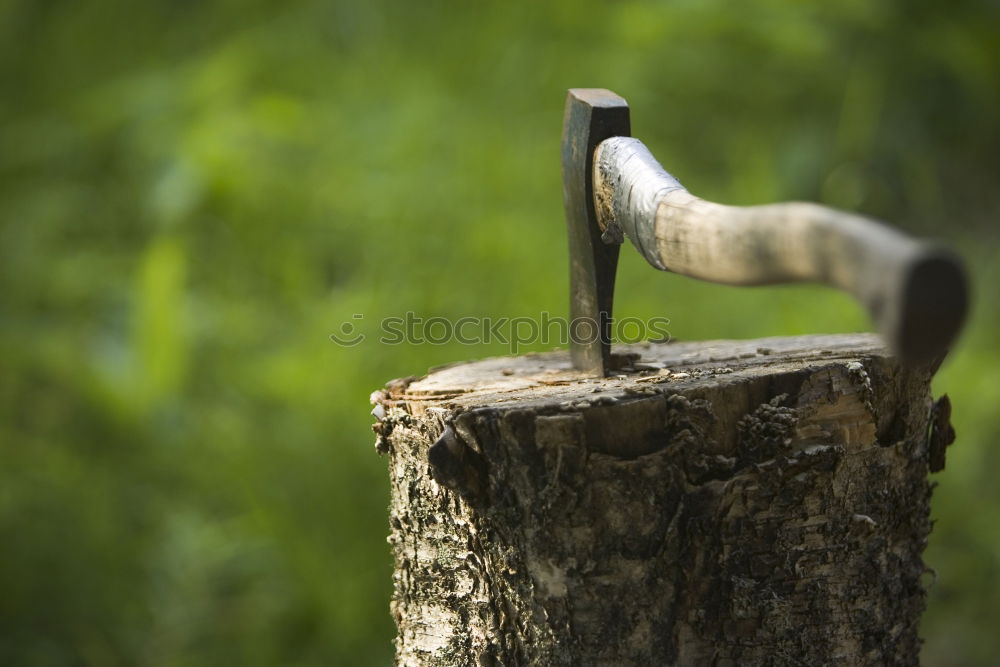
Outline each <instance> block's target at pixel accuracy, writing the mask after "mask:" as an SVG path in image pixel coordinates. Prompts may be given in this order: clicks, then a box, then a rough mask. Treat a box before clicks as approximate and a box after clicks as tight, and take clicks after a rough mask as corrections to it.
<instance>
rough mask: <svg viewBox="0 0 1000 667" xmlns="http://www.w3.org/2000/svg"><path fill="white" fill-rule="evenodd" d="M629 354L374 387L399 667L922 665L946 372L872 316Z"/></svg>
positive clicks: (478, 366) (486, 368)
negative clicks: (893, 344)
mask: <svg viewBox="0 0 1000 667" xmlns="http://www.w3.org/2000/svg"><path fill="white" fill-rule="evenodd" d="M622 351H624V352H625V354H618V355H617V356H616V358H617V360H618V361H619V364H620V365H621V372H620V374H619V375H617V376H612V377H608V378H600V379H598V378H581V377H580V376H579V375H578V374H576V373H575V372H573V371H572V370H571V369H570V364H569V359H568V356H567V355H566V353H564V352H553V353H547V354H539V355H527V356H522V357H513V358H499V359H487V360H484V361H479V362H472V363H467V364H462V365H457V366H452V367H447V368H444V369H439V370H436V371H432V372H431V373H430V374H429V375H427V376H425V377H423V378H421V379H413V378H409V379H406V380H397V381H394V382H391V383H389V384H388V385H387V386H386V389H385V390H384V391H382V392H377V394H376V395H374V397H373V398H374V400H375V402H376V403H377V405H376V408H375V410H374V414H375V415H376V417H377V418H378V419H379V421H378V423H376V425H375V430H376V432H377V433H378V434H379V435H378V438H377V443H376V445H377V447H378V449H379V451H380V452H382V453H387V454H388V457H389V475H390V480H391V486H392V503H391V527H392V532H391V535H390V537H389V542H390V543H391V544H392V545H393V549H394V553H395V574H394V585H395V593H394V596H393V601H392V613H393V615H394V617H395V620H396V624H397V627H398V630H399V633H398V637H397V639H396V650H397V663H398V664H400V665H448V666H452V665H477V666H485V665H498V666H499V665H599V664H600V665H604V664H648V665H653V664H656V665H660V664H681V665H700V664H706V665H708V664H711V665H736V664H739V665H775V664H777V665H782V664H787V665H799V664H809V665H813V664H835V663H840V664H852V665H853V664H858V665H862V664H873V665H874V664H879V665H882V664H917V662H918V654H919V647H920V639H919V638H918V634H917V629H918V622H919V618H920V614H921V612H922V611H923V608H924V597H925V596H924V589H923V586H922V584H921V578H922V575H923V574H924V572H925V567H924V564H923V561H922V560H921V552H922V551H923V549H924V546H925V544H926V540H927V535H928V533H929V530H930V523H929V519H928V513H929V499H930V489H931V487H930V484H929V483H928V480H927V472H928V465H929V461H930V460H931V459H932V458H935V459H936V458H940V457H941V456H943V454H942V451H943V446H944V445H941V444H938V445H937V446H936V449H937V450H940V451H931V450H932V449H934V448H935V447H934V446H932V445H933V443H935V442H938V443H940V442H942V441H944V440H946V439H947V437H946V436H947V434H946V433H945V434H942V433H941V431H943V430H944V429H945V428H946V427H947V419H945V420H944V425H943V426H942V425H938V426H936V427H935V426H934V424H935V423H936V421H935V420H934V419H932V402H931V396H930V393H929V383H930V378H931V375H932V373H933V369H932V368H927V367H921V368H907V367H902V366H900V365H899V364H898V363H897V362H896V361H895V360H894V359H893V358H891V357H890V356H889V354H888V353H887V352H886V351H885V350H884V348H883V347H882V345H881V343H880V341H879V339H878V338H876V337H874V336H870V335H843V336H807V337H797V338H772V339H761V340H756V341H712V342H702V343H673V344H664V345H651V344H648V345H638V346H623V347H622V348H618V349H616V352H622ZM937 421H940V420H937ZM942 460H943V459H942Z"/></svg>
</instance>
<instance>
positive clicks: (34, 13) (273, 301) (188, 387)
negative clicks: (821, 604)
mask: <svg viewBox="0 0 1000 667" xmlns="http://www.w3.org/2000/svg"><path fill="white" fill-rule="evenodd" d="M997 27H998V10H997V6H996V4H995V3H992V4H991V3H989V2H986V1H985V0H983V1H974V0H969V1H965V2H956V3H932V2H926V1H920V2H903V1H902V0H881V1H878V2H870V1H866V2H860V1H854V0H836V1H830V2H823V3H797V2H790V1H785V0H754V1H752V2H743V3H728V2H721V0H707V1H702V2H687V1H681V2H671V3H666V2H660V3H654V2H638V1H632V2H619V3H601V2H596V1H593V2H591V1H585V2H580V1H569V0H567V1H565V2H552V3H523V4H518V3H460V2H445V1H435V2H424V3H403V2H394V3H393V2H371V3H363V2H351V3H347V2H333V3H330V2H317V1H313V0H293V1H291V2H286V3H277V4H274V3H265V2H260V1H257V2H248V3H235V2H217V3H214V4H207V3H181V2H166V1H161V2H153V3H129V2H123V1H120V0H94V1H92V2H86V3H45V2H30V1H27V0H20V1H19V0H7V1H6V2H0V121H2V123H0V284H2V286H3V297H2V299H0V399H2V400H0V415H2V422H0V543H2V544H3V550H2V554H0V591H2V594H0V664H17V665H29V666H30V665H76V664H81V665H115V664H146V665H192V666H194V665H218V664H245V665H277V664H303V665H306V664H322V665H326V664H352V665H353V664H357V665H361V664H373V665H374V664H385V663H387V662H388V661H389V660H390V656H391V637H392V623H391V619H390V617H389V615H388V608H387V606H388V595H389V590H390V571H391V563H390V558H389V553H388V548H387V546H386V545H385V543H384V539H383V538H384V535H385V534H386V532H387V526H386V512H385V507H386V503H387V499H386V486H387V485H386V482H385V474H384V469H383V463H382V462H381V461H380V460H379V459H378V458H377V456H376V455H375V453H374V451H373V449H372V447H371V442H372V435H371V433H370V432H369V431H368V424H369V422H370V418H369V417H368V415H367V408H366V407H365V399H366V397H367V396H368V393H369V391H371V390H372V389H375V388H377V387H378V386H380V385H381V384H382V383H383V382H384V381H385V380H387V379H389V378H391V377H396V376H402V375H409V374H412V373H419V372H421V371H422V370H423V369H425V368H426V367H428V366H431V365H434V364H439V363H445V362H449V361H455V360H459V359H467V358H473V357H480V356H485V355H489V354H497V353H505V352H506V351H507V350H506V348H505V346H504V345H502V344H499V343H494V344H492V345H481V346H477V347H472V348H470V347H463V346H459V345H457V344H448V345H442V346H431V345H424V346H413V345H402V346H380V345H378V344H377V342H376V341H375V340H374V339H375V338H377V335H378V326H377V323H378V320H379V319H380V318H382V317H387V316H401V315H402V314H404V313H405V312H406V311H413V312H414V313H416V314H418V315H420V316H423V317H430V316H435V315H440V316H445V317H452V318H457V317H461V316H466V315H493V316H537V315H538V314H539V313H541V312H542V311H549V312H551V313H553V314H555V315H563V314H565V302H566V300H567V299H566V278H565V274H566V268H565V257H564V244H565V239H564V228H563V222H562V209H561V207H562V202H561V195H560V192H561V185H560V182H559V165H558V142H559V132H560V122H561V111H562V103H563V96H564V91H565V89H566V88H568V87H571V86H605V87H609V88H612V89H614V90H616V91H618V92H620V93H622V94H624V95H625V96H626V97H628V98H629V100H630V102H631V103H632V105H633V109H634V112H633V123H634V128H635V131H636V134H637V135H639V136H641V137H642V138H643V139H644V140H645V141H646V143H647V144H649V145H650V146H651V147H652V149H653V150H654V153H655V154H656V155H658V156H660V157H661V158H662V160H663V161H664V163H665V164H666V166H667V168H668V169H670V170H671V171H673V172H674V173H676V174H677V175H678V176H679V177H680V178H681V180H682V181H683V182H684V183H685V184H687V185H688V186H689V187H690V188H691V189H692V190H693V191H695V192H697V193H699V194H702V195H704V196H706V197H709V198H713V199H718V200H721V201H728V202H733V203H756V202H764V201H771V200H778V199H811V200H819V201H825V202H827V203H830V204H834V205H838V206H841V207H847V208H852V209H857V210H861V211H865V212H867V213H869V214H872V215H876V216H879V217H883V218H886V219H889V220H892V221H895V222H899V223H901V224H904V225H906V226H909V227H910V228H912V229H916V230H919V231H921V232H925V233H927V232H930V233H934V234H936V235H939V236H942V237H945V238H948V239H951V240H952V241H953V242H956V243H961V244H962V245H963V247H965V248H967V249H968V252H969V256H970V258H972V260H973V262H974V267H973V268H974V271H975V273H976V278H977V283H976V284H977V288H978V302H979V309H978V311H977V314H976V318H975V319H974V320H973V323H972V327H971V330H970V331H969V335H968V336H967V338H966V339H965V341H964V342H963V344H962V346H961V347H960V348H959V350H958V351H957V353H956V355H955V357H954V359H953V361H951V362H950V364H949V365H947V366H946V367H945V369H944V370H943V372H942V374H941V376H940V379H939V380H938V382H937V387H938V391H942V392H944V391H947V392H948V393H949V394H951V395H952V397H953V399H954V402H955V404H956V408H955V409H956V417H955V423H956V428H957V430H958V432H959V442H958V444H957V445H956V448H955V450H954V451H953V452H950V458H949V468H948V469H947V470H946V471H945V472H944V473H943V474H942V475H940V477H939V480H940V481H941V487H940V488H939V490H938V495H937V499H936V501H935V502H936V504H935V511H936V514H937V518H938V519H939V522H938V524H937V527H936V532H935V535H934V537H933V539H932V543H931V545H930V549H929V552H928V558H929V561H930V564H931V565H932V566H933V567H935V568H936V570H937V573H938V581H937V584H936V586H935V588H934V589H933V590H932V595H931V606H930V610H929V613H928V615H927V620H926V623H925V629H924V632H925V636H926V637H927V638H928V644H927V658H928V664H932V663H933V664H974V663H977V662H978V663H979V664H986V662H987V661H988V660H989V657H990V656H991V655H995V654H997V653H998V652H1000V640H998V638H997V636H996V634H995V632H993V631H992V628H993V627H994V626H995V625H996V624H997V623H998V622H1000V608H998V603H1000V599H998V598H997V594H996V591H997V590H1000V581H998V578H1000V532H998V531H997V528H996V525H997V523H996V521H995V518H994V517H995V513H996V511H997V510H998V508H1000V492H998V491H997V486H996V485H995V484H993V483H991V478H992V475H994V474H996V472H997V471H998V470H1000V458H998V455H997V454H995V453H994V450H993V449H992V448H991V447H990V446H989V443H991V442H993V441H995V440H996V439H997V438H998V437H1000V421H998V420H997V418H996V416H995V412H996V411H995V408H994V406H995V405H996V404H997V401H998V400H1000V396H998V391H1000V390H998V387H1000V376H997V372H996V370H995V369H996V368H998V367H1000V366H998V363H997V362H998V361H1000V359H998V357H1000V352H998V350H997V346H996V343H995V336H996V333H995V332H996V331H997V327H998V324H1000V322H998V321H997V319H998V318H997V314H996V309H995V308H993V307H992V303H993V302H994V301H995V298H996V296H997V291H996V288H995V285H996V284H997V276H996V271H995V268H994V267H995V260H996V259H997V256H996V250H995V249H991V244H992V243H994V241H995V238H996V237H995V224H996V223H995V217H996V213H997V211H998V210H1000V206H998V204H1000V197H998V194H997V191H996V189H995V187H994V186H993V183H992V180H993V178H994V177H995V175H996V173H997V171H998V169H997V168H998V167H1000V164H998V162H1000V159H998V156H1000V134H998V127H1000V122H998V121H1000V80H998V72H1000V43H998V42H997V40H995V39H993V38H994V37H995V35H996V32H997ZM945 221H947V223H945ZM623 258H624V259H623V266H622V269H621V275H620V278H619V281H620V282H619V290H618V295H619V296H618V299H617V308H618V309H619V311H618V312H619V314H620V315H621V316H625V315H635V316H638V317H652V316H657V315H664V316H667V317H670V318H671V319H672V326H671V331H672V333H673V334H674V335H675V336H677V337H680V338H687V339H691V338H703V337H740V336H757V335H773V334H789V333H800V332H821V331H852V330H857V329H860V328H864V327H865V326H867V325H866V322H865V319H864V315H863V313H861V312H860V310H859V309H858V308H857V307H855V306H854V305H853V304H852V303H851V302H850V301H849V300H848V299H847V298H846V297H844V296H842V295H839V294H835V293H830V292H827V291H825V290H822V289H818V288H811V287H796V288H784V289H781V288H775V289H754V290H733V289H731V288H726V287H719V286H713V285H701V284H697V283H694V282H692V281H688V280H684V279H681V278H678V277H672V276H662V275H655V274H653V273H652V272H651V271H650V270H649V269H647V268H645V267H641V266H640V260H639V258H638V256H637V255H635V254H634V253H633V254H627V255H626V254H624V253H623ZM354 314H363V315H364V316H365V319H364V320H360V321H355V320H352V316H353V315H354ZM343 322H356V323H358V324H359V327H360V330H361V331H362V332H364V333H366V334H368V335H369V339H368V340H367V341H365V342H364V343H363V344H361V345H359V346H357V347H351V348H345V347H338V346H336V345H334V344H333V343H332V342H331V341H330V340H329V339H328V335H329V334H330V333H333V332H337V331H339V330H340V326H341V324H342V323H343ZM540 347H541V346H534V347H533V348H532V349H539V348H540Z"/></svg>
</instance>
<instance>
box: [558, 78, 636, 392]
mask: <svg viewBox="0 0 1000 667" xmlns="http://www.w3.org/2000/svg"><path fill="white" fill-rule="evenodd" d="M630 134H631V126H630V123H629V111H628V103H627V102H626V101H625V100H624V99H623V98H621V97H619V96H618V95H615V94H614V93H612V92H611V91H610V90H604V89H601V88H574V89H571V90H570V91H569V94H568V95H567V96H566V112H565V116H564V118H563V136H562V175H563V202H564V204H565V206H566V224H567V226H568V228H569V257H570V274H569V282H570V308H569V310H570V326H569V333H570V341H571V343H570V354H571V355H572V358H573V366H574V367H575V368H577V369H578V370H580V371H583V372H585V373H588V374H591V375H597V376H603V375H604V374H605V372H606V370H607V369H608V368H610V365H611V307H612V300H613V298H614V289H615V270H616V269H617V267H618V250H619V247H620V243H621V240H622V239H621V238H620V237H618V238H614V237H612V238H605V239H602V234H601V228H600V226H599V225H598V220H597V213H596V211H595V209H594V176H593V172H594V169H593V166H594V150H595V149H596V148H597V145H598V144H600V143H601V142H602V141H604V140H605V139H607V138H609V137H627V136H630Z"/></svg>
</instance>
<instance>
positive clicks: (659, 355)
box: [386, 333, 891, 408]
mask: <svg viewBox="0 0 1000 667" xmlns="http://www.w3.org/2000/svg"><path fill="white" fill-rule="evenodd" d="M614 354H615V357H616V358H617V359H618V360H619V365H620V370H619V371H617V374H613V375H610V376H609V377H604V378H597V377H587V376H585V375H583V374H581V373H580V372H579V371H576V370H574V369H573V368H572V366H571V365H570V359H569V354H568V352H567V351H565V350H557V351H553V352H544V353H536V354H526V355H521V356H511V357H492V358H489V359H482V360H479V361H470V362H461V363H456V364H451V365H448V366H443V367H438V368H433V369H431V370H430V372H429V373H428V374H427V375H426V376H424V377H422V378H417V379H413V380H410V381H407V380H397V381H393V382H390V383H389V384H388V385H387V389H386V398H388V399H390V400H396V401H405V402H406V403H408V404H410V405H411V406H413V407H417V406H419V405H420V404H422V403H426V404H428V406H429V405H430V404H448V405H449V406H453V407H464V408H474V407H478V406H485V405H492V406H496V405H498V404H504V405H505V407H514V404H516V403H525V404H535V403H539V402H543V403H551V402H565V401H574V400H593V399H596V398H599V397H600V396H602V395H603V396H616V395H621V394H642V393H647V392H649V393H652V392H653V391H656V392H657V393H660V392H662V391H663V390H666V389H676V390H677V391H683V390H688V389H693V388H696V387H698V386H702V385H707V384H718V383H719V382H720V381H722V380H723V378H725V379H728V380H732V381H740V380H741V379H744V378H751V377H760V376H761V375H764V374H769V373H776V372H777V373H783V372H794V371H796V370H802V369H805V368H809V367H815V366H825V365H828V364H831V363H850V362H851V361H856V360H860V359H862V358H871V357H890V356H891V355H890V353H889V351H888V350H887V349H886V348H885V346H884V343H883V342H882V340H881V338H879V337H878V336H877V335H875V334H867V333H863V334H832V335H831V334H828V335H812V336H785V337H774V338H757V339H752V340H712V341H697V342H672V343H641V344H635V345H620V346H616V347H615V349H614Z"/></svg>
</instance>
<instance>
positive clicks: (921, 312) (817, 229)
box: [562, 88, 968, 375]
mask: <svg viewBox="0 0 1000 667" xmlns="http://www.w3.org/2000/svg"><path fill="white" fill-rule="evenodd" d="M629 134H630V126H629V112H628V104H627V103H626V102H625V100H624V99H622V98H621V97H619V96H618V95H615V94H614V93H612V92H610V91H607V90H602V89H588V88H577V89H572V90H570V91H569V95H568V96H567V98H566V115H565V118H564V121H563V137H562V169H563V199H564V203H565V205H566V223H567V225H568V231H569V253H570V317H571V323H570V352H571V355H572V359H573V365H574V367H575V368H577V369H579V370H580V371H583V372H585V373H589V374H592V375H604V374H606V372H607V371H608V369H609V368H610V366H611V314H612V301H613V298H614V284H615V270H616V268H617V264H618V249H619V244H620V243H621V242H622V241H623V239H624V238H625V237H628V239H629V240H630V241H631V242H632V244H633V245H635V247H636V248H637V249H638V250H639V252H640V253H641V254H642V255H643V257H644V258H645V259H646V260H647V261H648V262H649V263H650V264H651V265H652V266H653V267H655V268H657V269H660V270H663V271H671V272H673V273H680V274H682V275H686V276H690V277H694V278H699V279H701V280H707V281H711V282H718V283H726V284H731V285H765V284H775V283H788V282H819V283H823V284H826V285H830V286H832V287H836V288H838V289H842V290H844V291H846V292H848V293H850V294H852V295H853V296H854V297H855V298H856V299H857V300H858V301H859V302H861V303H862V304H863V305H864V306H865V307H866V308H867V309H868V312H869V314H870V316H871V318H872V320H873V321H874V323H875V325H876V327H877V328H878V329H879V331H880V332H881V334H882V336H883V338H884V339H885V340H886V342H887V344H888V345H889V347H890V348H891V349H892V350H893V351H894V352H895V354H896V355H897V356H898V357H900V358H901V359H902V360H903V361H904V362H907V363H924V362H929V361H933V360H935V359H940V357H941V356H942V355H943V354H944V352H945V351H946V350H947V348H948V346H949V345H950V344H951V343H952V341H953V340H954V339H955V337H956V336H957V335H958V332H959V331H960V329H961V326H962V324H963V322H964V319H965V314H966V310H967V306H968V281H967V279H966V274H965V270H964V268H963V265H962V262H961V260H960V259H959V258H958V257H957V256H956V255H954V254H953V253H951V252H950V251H949V250H947V249H945V248H942V247H940V246H938V245H935V244H931V243H927V242H924V241H919V240H916V239H913V238H910V237H909V236H907V235H905V234H903V233H902V232H900V231H898V230H896V229H893V228H891V227H889V226H887V225H884V224H882V223H879V222H876V221H874V220H870V219H867V218H863V217H861V216H858V215H854V214H851V213H845V212H843V211H836V210H833V209H830V208H826V207H824V206H820V205H818V204H808V203H803V202H789V203H781V204H771V205H767V206H748V207H737V206H724V205H721V204H715V203H712V202H708V201H705V200H703V199H699V198H698V197H695V196H694V195H692V194H691V193H690V192H688V191H687V190H686V189H685V188H684V187H683V186H682V185H681V184H680V183H679V182H678V181H677V180H676V179H675V178H673V177H672V176H670V175H669V174H668V173H667V172H666V171H664V170H663V167H661V166H660V164H659V163H658V162H657V161H656V160H655V159H654V158H653V156H652V155H651V154H650V152H649V151H648V150H647V149H646V147H645V146H643V145H642V143H641V142H640V141H638V140H637V139H632V138H630V137H629Z"/></svg>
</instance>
